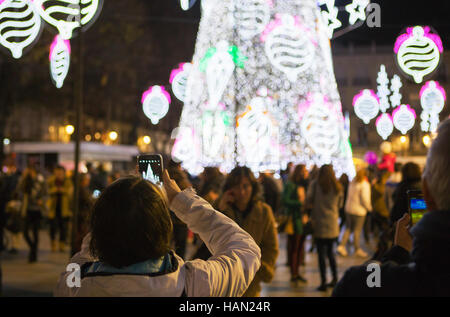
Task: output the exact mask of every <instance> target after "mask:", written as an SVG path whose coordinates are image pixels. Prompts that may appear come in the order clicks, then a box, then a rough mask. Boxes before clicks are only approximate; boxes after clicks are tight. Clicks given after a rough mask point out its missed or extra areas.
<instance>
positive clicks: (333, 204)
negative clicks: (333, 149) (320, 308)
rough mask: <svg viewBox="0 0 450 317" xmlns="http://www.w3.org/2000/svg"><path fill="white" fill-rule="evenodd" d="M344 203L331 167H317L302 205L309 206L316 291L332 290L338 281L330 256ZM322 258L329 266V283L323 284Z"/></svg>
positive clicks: (334, 265) (340, 189) (335, 267)
mask: <svg viewBox="0 0 450 317" xmlns="http://www.w3.org/2000/svg"><path fill="white" fill-rule="evenodd" d="M343 202H344V194H343V189H342V185H341V184H340V183H339V182H338V181H337V179H336V175H335V173H334V170H333V167H332V166H331V165H323V166H322V167H320V169H319V171H318V174H317V178H316V179H314V180H313V181H312V182H311V183H310V185H309V187H308V192H307V194H306V204H307V205H309V206H311V208H312V211H311V223H312V226H313V235H314V241H315V243H316V247H317V254H318V262H319V270H320V286H319V287H318V290H319V291H326V289H327V287H334V285H336V283H337V280H338V272H337V263H336V258H335V256H334V245H335V242H336V240H337V238H338V236H339V208H341V207H342V205H343ZM326 258H328V260H329V262H330V269H331V273H332V276H333V279H332V280H331V282H330V283H327V278H326V275H327V274H326V273H327V272H326V262H325V260H326Z"/></svg>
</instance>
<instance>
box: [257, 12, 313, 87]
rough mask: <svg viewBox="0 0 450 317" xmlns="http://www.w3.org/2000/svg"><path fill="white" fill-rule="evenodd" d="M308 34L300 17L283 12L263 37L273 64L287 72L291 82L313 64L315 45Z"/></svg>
mask: <svg viewBox="0 0 450 317" xmlns="http://www.w3.org/2000/svg"><path fill="white" fill-rule="evenodd" d="M307 34H308V31H307V30H306V29H304V28H303V27H302V26H301V24H300V22H299V19H298V18H296V17H293V16H292V15H289V14H283V15H277V16H276V20H275V21H272V22H271V23H270V24H269V25H268V26H267V28H266V30H265V31H264V33H263V35H262V37H261V40H262V41H263V42H265V50H266V55H267V57H268V58H269V60H270V62H271V64H272V65H273V66H274V67H275V68H277V69H279V70H281V71H282V72H283V73H285V74H286V76H287V78H288V79H289V80H290V81H291V82H295V81H296V80H297V78H298V75H299V74H300V73H301V72H303V71H305V70H306V69H308V68H309V67H311V66H312V58H313V56H314V45H313V42H312V41H311V40H310V39H309V37H308V35H307ZM316 45H317V43H316Z"/></svg>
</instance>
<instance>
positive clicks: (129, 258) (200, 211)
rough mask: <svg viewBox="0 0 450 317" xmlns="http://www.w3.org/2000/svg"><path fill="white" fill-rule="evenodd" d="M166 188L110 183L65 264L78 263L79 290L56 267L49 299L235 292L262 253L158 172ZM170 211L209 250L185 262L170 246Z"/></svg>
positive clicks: (137, 180)
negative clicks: (206, 256) (87, 230)
mask: <svg viewBox="0 0 450 317" xmlns="http://www.w3.org/2000/svg"><path fill="white" fill-rule="evenodd" d="M163 184H164V185H163V186H164V189H165V193H166V194H164V192H163V191H162V190H161V189H160V188H159V187H158V186H157V185H154V184H152V183H150V182H148V181H146V180H144V179H142V178H141V177H125V178H121V179H119V180H118V181H116V182H114V183H113V184H111V185H110V186H109V187H108V188H106V189H105V191H104V192H103V193H102V194H101V196H100V198H99V199H98V200H97V201H96V203H95V205H94V207H93V213H92V220H91V233H90V234H88V235H87V236H86V237H85V238H84V240H83V245H82V249H81V252H79V253H77V254H76V255H75V256H74V257H72V259H70V261H69V263H76V264H78V265H80V266H81V283H80V287H69V286H68V285H67V280H68V279H69V278H71V274H72V272H66V271H64V272H62V273H61V277H60V279H59V282H58V284H57V287H56V290H55V292H54V295H55V296H73V297H75V296H76V297H86V296H132V297H134V296H141V297H142V296H155V297H156V296H161V297H180V296H188V297H194V296H196V297H206V296H216V297H218V296H241V295H242V294H243V293H244V292H245V290H246V289H247V287H248V286H249V284H250V282H251V281H252V279H253V277H254V276H255V274H256V272H257V271H258V269H259V267H260V265H261V261H260V258H261V251H260V249H259V247H258V246H257V245H256V243H255V241H254V240H253V239H252V238H251V236H250V235H249V234H248V233H246V232H245V231H244V230H242V229H241V228H239V226H238V225H236V223H235V222H233V221H232V220H230V219H229V218H227V217H225V216H224V215H222V214H221V213H219V212H217V211H215V210H214V209H213V208H212V207H211V205H210V204H208V203H207V202H206V201H205V200H203V199H202V198H200V197H199V196H197V195H196V194H195V192H194V191H193V190H192V189H191V188H188V189H185V190H184V191H181V190H180V189H179V187H178V186H177V185H176V183H175V181H173V180H171V179H170V178H169V174H168V173H167V171H164V173H163ZM169 208H170V209H171V210H172V211H173V212H175V213H176V215H177V216H178V217H179V218H180V219H182V220H183V221H184V222H185V223H187V224H188V226H189V227H190V228H191V229H192V231H195V232H198V233H199V235H200V236H201V238H202V240H203V241H205V242H206V243H207V244H208V247H209V249H210V250H212V251H213V258H211V259H210V260H208V261H202V260H195V261H188V262H184V261H183V259H182V258H181V257H180V256H178V255H177V254H176V253H174V252H173V250H170V240H171V239H170V235H171V232H172V222H171V218H170V215H169Z"/></svg>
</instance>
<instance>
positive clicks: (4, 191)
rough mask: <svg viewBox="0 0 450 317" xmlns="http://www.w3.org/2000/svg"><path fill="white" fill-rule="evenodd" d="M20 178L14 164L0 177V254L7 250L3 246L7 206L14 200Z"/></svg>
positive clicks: (7, 167)
mask: <svg viewBox="0 0 450 317" xmlns="http://www.w3.org/2000/svg"><path fill="white" fill-rule="evenodd" d="M19 178H20V174H19V173H18V171H17V168H16V166H15V165H14V164H8V166H6V170H5V172H4V173H2V174H1V175H0V252H2V251H3V250H4V249H5V248H6V246H5V245H4V244H3V241H4V230H5V226H6V223H7V213H6V206H7V205H8V203H9V202H10V201H11V200H12V199H13V195H14V193H15V192H16V188H17V184H18V183H19ZM15 251H16V250H15ZM13 252H14V247H13Z"/></svg>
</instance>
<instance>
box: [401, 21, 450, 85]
mask: <svg viewBox="0 0 450 317" xmlns="http://www.w3.org/2000/svg"><path fill="white" fill-rule="evenodd" d="M394 52H395V53H396V54H397V63H398V66H399V67H400V69H401V70H402V71H403V72H404V73H405V74H407V75H410V76H412V78H413V79H414V81H415V82H416V83H421V82H422V80H423V77H425V76H427V75H429V74H431V73H432V72H433V71H434V70H435V69H436V68H437V67H438V65H439V61H440V58H441V53H442V52H443V46H442V41H441V38H440V37H439V35H437V34H432V33H430V28H429V27H427V26H425V27H421V26H415V27H410V28H407V32H406V33H405V34H402V35H400V36H399V37H398V38H397V41H396V42H395V46H394Z"/></svg>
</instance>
